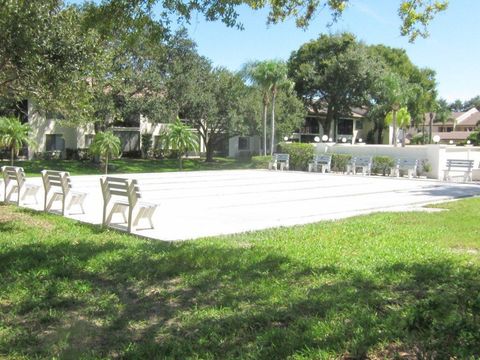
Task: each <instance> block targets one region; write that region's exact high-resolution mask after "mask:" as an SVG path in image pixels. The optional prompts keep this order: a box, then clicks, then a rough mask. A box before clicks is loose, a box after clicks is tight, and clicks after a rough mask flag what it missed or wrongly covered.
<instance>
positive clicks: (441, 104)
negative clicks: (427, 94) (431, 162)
mask: <svg viewBox="0 0 480 360" xmlns="http://www.w3.org/2000/svg"><path fill="white" fill-rule="evenodd" d="M433 110H434V111H433V112H430V124H429V135H428V136H429V143H430V144H431V143H432V139H433V138H432V136H433V135H432V133H433V123H434V122H436V123H439V122H440V123H442V124H445V123H446V122H447V121H448V119H450V116H451V115H452V111H451V110H450V107H449V105H448V103H447V100H445V99H440V100H438V101H436V102H435V103H434V108H433Z"/></svg>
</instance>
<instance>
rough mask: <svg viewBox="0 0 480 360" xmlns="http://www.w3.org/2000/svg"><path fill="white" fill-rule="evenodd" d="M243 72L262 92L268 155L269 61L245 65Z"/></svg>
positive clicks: (265, 141) (265, 145) (265, 144)
mask: <svg viewBox="0 0 480 360" xmlns="http://www.w3.org/2000/svg"><path fill="white" fill-rule="evenodd" d="M242 74H243V75H244V77H246V78H247V79H248V80H250V81H251V82H252V83H253V84H254V85H256V86H257V87H258V88H259V89H260V92H261V94H262V102H263V155H267V113H268V105H269V104H270V88H271V81H270V78H269V66H268V61H255V62H250V63H247V64H245V65H244V67H243V70H242Z"/></svg>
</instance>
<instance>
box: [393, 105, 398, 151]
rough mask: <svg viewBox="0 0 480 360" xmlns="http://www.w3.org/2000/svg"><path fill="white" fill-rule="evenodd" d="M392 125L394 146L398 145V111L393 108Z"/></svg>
mask: <svg viewBox="0 0 480 360" xmlns="http://www.w3.org/2000/svg"><path fill="white" fill-rule="evenodd" d="M392 126H393V134H392V143H393V146H395V147H396V146H397V111H396V110H393V114H392Z"/></svg>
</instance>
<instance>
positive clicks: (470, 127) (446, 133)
mask: <svg viewBox="0 0 480 360" xmlns="http://www.w3.org/2000/svg"><path fill="white" fill-rule="evenodd" d="M432 119H433V123H432V137H433V136H435V135H438V136H439V137H440V143H450V141H452V142H453V143H460V142H465V141H466V140H467V138H468V136H469V135H470V134H471V133H472V132H473V131H475V129H476V128H477V124H478V123H479V122H480V111H479V110H478V109H477V108H475V107H474V108H471V109H470V110H468V111H463V112H453V113H452V115H451V117H450V119H448V121H446V122H445V123H441V122H435V114H430V113H428V114H426V115H425V121H424V123H423V124H422V125H421V126H420V128H419V131H421V132H422V131H423V132H425V134H428V132H429V129H430V122H431V121H432Z"/></svg>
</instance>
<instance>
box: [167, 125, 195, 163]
mask: <svg viewBox="0 0 480 360" xmlns="http://www.w3.org/2000/svg"><path fill="white" fill-rule="evenodd" d="M165 147H166V148H169V149H171V150H174V151H176V152H177V156H178V168H179V170H182V156H183V155H185V153H186V152H187V151H194V150H196V149H197V148H198V138H197V136H196V135H195V133H193V131H192V129H191V128H189V127H188V126H186V125H185V124H183V123H182V122H181V121H180V119H179V118H177V120H175V121H174V122H173V123H171V124H169V125H168V131H167V133H166V135H165Z"/></svg>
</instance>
